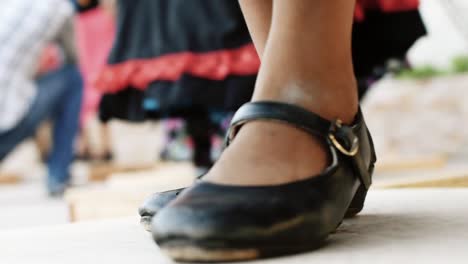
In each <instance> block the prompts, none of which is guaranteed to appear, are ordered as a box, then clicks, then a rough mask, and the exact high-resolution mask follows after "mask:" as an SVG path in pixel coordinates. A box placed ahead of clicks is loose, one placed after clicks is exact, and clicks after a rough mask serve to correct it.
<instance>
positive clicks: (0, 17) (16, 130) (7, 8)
mask: <svg viewBox="0 0 468 264" xmlns="http://www.w3.org/2000/svg"><path fill="white" fill-rule="evenodd" d="M73 13H74V8H73V5H72V3H71V2H70V1H68V0H44V1H29V0H5V1H3V2H2V9H1V10H0V43H1V44H0V161H1V160H3V159H4V158H5V157H6V156H7V155H8V154H9V153H10V152H11V151H12V150H13V149H14V148H15V147H16V146H18V145H19V144H20V143H21V142H22V141H24V140H25V139H27V138H29V137H31V136H33V135H34V133H35V132H36V130H37V128H38V126H39V125H40V124H41V122H43V121H44V120H46V119H47V118H50V119H51V120H52V122H53V124H54V127H53V147H52V150H51V153H50V155H49V159H48V164H47V168H48V178H47V188H48V192H49V194H50V195H51V196H60V195H61V194H63V192H64V191H65V189H66V187H67V186H68V184H69V182H70V172H69V167H70V164H71V162H72V160H73V154H74V150H73V143H74V139H75V136H76V133H77V131H78V124H79V113H80V108H81V98H82V79H81V75H80V73H79V71H78V68H77V66H76V52H75V47H74V36H73V22H72V17H73ZM52 43H56V44H57V46H58V47H59V48H60V51H61V54H62V55H63V56H62V57H63V61H62V63H61V66H60V67H59V68H58V69H55V70H53V71H50V72H48V73H46V74H44V75H42V76H40V77H39V78H37V80H36V77H37V73H38V66H39V58H40V56H41V54H42V52H43V51H44V49H45V48H46V47H48V45H50V44H52Z"/></svg>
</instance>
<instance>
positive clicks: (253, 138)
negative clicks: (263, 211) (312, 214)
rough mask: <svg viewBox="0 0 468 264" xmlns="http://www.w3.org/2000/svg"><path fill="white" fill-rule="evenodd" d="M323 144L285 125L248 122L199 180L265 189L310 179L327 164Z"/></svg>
mask: <svg viewBox="0 0 468 264" xmlns="http://www.w3.org/2000/svg"><path fill="white" fill-rule="evenodd" d="M353 116H354V114H353ZM323 144H324V142H323V139H322V140H320V139H318V138H314V137H312V136H311V135H310V134H307V133H305V132H304V131H302V130H300V129H298V128H295V127H293V126H291V125H288V124H281V123H278V122H271V121H256V122H252V123H248V124H246V125H245V126H243V127H242V129H241V130H240V131H239V133H238V134H237V136H236V138H235V139H234V141H233V142H232V143H231V145H230V146H229V147H228V148H227V149H226V150H225V151H224V152H223V154H222V156H221V157H220V159H219V160H218V161H217V162H216V164H215V165H214V166H213V168H212V169H211V170H210V172H209V173H208V174H207V175H206V176H204V177H203V180H206V181H209V182H212V183H217V184H224V185H239V186H269V185H279V184H285V183H290V182H294V181H299V180H303V179H306V178H310V177H312V176H314V175H318V174H319V173H320V172H322V171H323V170H324V169H325V168H326V167H327V165H328V163H329V153H327V151H326V148H325V147H324V145H323Z"/></svg>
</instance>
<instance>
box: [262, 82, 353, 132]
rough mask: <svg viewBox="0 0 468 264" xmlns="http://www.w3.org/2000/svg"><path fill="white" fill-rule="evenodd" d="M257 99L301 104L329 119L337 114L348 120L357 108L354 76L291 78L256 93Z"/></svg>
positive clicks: (344, 120) (351, 118)
mask: <svg viewBox="0 0 468 264" xmlns="http://www.w3.org/2000/svg"><path fill="white" fill-rule="evenodd" d="M270 87H271V86H270ZM271 90H272V89H270V91H271ZM254 100H275V101H281V102H285V103H289V104H294V105H299V106H301V107H304V108H306V109H308V110H310V111H312V112H314V113H316V114H318V115H320V116H322V117H324V118H326V119H328V120H333V119H337V118H338V119H341V120H342V121H343V122H345V123H351V122H352V121H353V120H354V117H355V115H356V113H357V109H358V96H357V88H356V81H355V79H354V78H347V80H345V78H336V79H334V80H332V81H326V80H321V81H317V80H313V81H308V80H306V81H304V80H301V81H297V80H295V81H289V82H287V83H286V84H284V85H282V86H279V85H277V90H276V92H269V93H262V92H260V93H257V94H256V95H255V96H254Z"/></svg>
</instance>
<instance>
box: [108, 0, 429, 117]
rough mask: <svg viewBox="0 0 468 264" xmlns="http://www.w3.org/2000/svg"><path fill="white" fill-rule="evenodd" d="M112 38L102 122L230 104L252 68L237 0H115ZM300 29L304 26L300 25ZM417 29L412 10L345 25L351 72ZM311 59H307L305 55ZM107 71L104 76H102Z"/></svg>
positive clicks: (239, 99) (245, 93) (399, 50)
mask: <svg viewBox="0 0 468 264" xmlns="http://www.w3.org/2000/svg"><path fill="white" fill-rule="evenodd" d="M118 4H119V10H118V21H117V27H118V31H117V37H116V41H115V45H114V48H113V50H112V53H111V56H110V58H109V65H108V69H107V71H105V74H103V76H104V77H106V76H107V78H101V79H104V80H107V81H104V82H101V84H100V86H102V88H104V89H107V90H110V91H112V92H109V93H107V94H105V95H104V97H103V99H102V102H101V106H100V115H101V119H102V120H103V121H106V120H109V119H110V118H120V119H126V120H130V121H143V120H146V119H157V118H161V117H166V116H177V117H185V116H186V115H189V114H190V113H192V112H196V111H200V110H201V111H235V110H236V109H237V108H238V107H240V106H241V105H242V104H243V103H245V102H248V101H249V100H250V98H251V95H252V92H253V87H254V83H255V79H256V73H257V72H258V67H259V59H258V56H256V54H255V50H254V48H253V44H252V41H251V38H250V36H249V32H248V30H247V26H246V24H245V21H244V19H243V16H242V13H241V10H240V7H239V5H238V3H237V1H232V0H190V1H187V0H137V1H134V0H119V1H118ZM305 33H306V32H305ZM424 34H425V28H424V25H423V23H422V20H421V17H420V15H419V13H418V12H417V11H409V12H400V13H388V14H387V13H382V12H379V11H372V12H369V13H366V19H365V20H364V21H363V22H356V23H355V25H354V29H353V60H354V66H355V72H356V75H357V77H358V79H359V78H365V77H366V76H368V75H371V74H372V70H373V69H374V68H375V67H376V66H379V65H382V64H384V63H385V61H387V60H388V59H389V58H402V57H404V56H405V54H406V52H407V50H408V49H409V48H410V47H411V45H412V44H413V43H414V42H415V40H417V39H418V38H419V37H420V36H422V35H424ZM311 59H312V58H311ZM108 76H111V77H110V78H109V77H108Z"/></svg>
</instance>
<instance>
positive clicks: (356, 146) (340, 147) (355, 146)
mask: <svg viewBox="0 0 468 264" xmlns="http://www.w3.org/2000/svg"><path fill="white" fill-rule="evenodd" d="M334 125H335V127H336V128H341V127H343V122H342V121H341V120H339V119H337V120H336V121H335V124H334ZM328 137H329V138H330V140H331V142H332V144H333V145H334V146H335V148H337V149H338V150H339V151H340V152H341V153H343V154H344V155H346V156H350V157H353V156H355V155H356V154H357V153H358V151H359V139H358V138H357V137H355V138H354V140H353V143H352V147H351V149H350V150H347V149H346V148H345V147H343V145H341V143H340V142H339V141H338V140H337V139H336V137H335V135H334V134H333V133H332V132H330V133H329V134H328Z"/></svg>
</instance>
